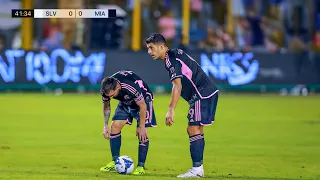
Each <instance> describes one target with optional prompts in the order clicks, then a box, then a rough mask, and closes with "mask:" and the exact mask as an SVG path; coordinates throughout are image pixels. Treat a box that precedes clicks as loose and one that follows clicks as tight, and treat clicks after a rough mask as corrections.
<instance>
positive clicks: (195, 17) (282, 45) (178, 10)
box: [0, 0, 320, 52]
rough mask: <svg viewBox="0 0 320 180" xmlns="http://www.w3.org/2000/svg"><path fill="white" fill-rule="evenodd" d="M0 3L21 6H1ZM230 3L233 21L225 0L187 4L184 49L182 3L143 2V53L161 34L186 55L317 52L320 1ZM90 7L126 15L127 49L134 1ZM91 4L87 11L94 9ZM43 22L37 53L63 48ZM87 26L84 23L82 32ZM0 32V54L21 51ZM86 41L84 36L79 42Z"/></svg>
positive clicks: (17, 38)
mask: <svg viewBox="0 0 320 180" xmlns="http://www.w3.org/2000/svg"><path fill="white" fill-rule="evenodd" d="M2 1H3V2H2ZM0 2H1V3H4V2H19V1H17V0H11V1H10V0H0ZM52 2H53V1H50V3H52ZM230 2H231V3H230V6H229V9H231V10H232V11H231V12H232V13H231V15H230V14H228V6H227V0H190V3H191V4H190V43H189V45H183V44H182V33H181V32H182V13H183V12H182V0H141V5H142V6H141V21H142V28H141V29H142V38H141V45H142V48H145V45H144V39H145V38H146V37H148V36H149V35H150V34H152V33H153V32H160V33H162V34H163V35H164V36H165V38H166V39H167V41H168V44H169V46H170V47H173V48H174V47H179V48H182V49H186V50H202V51H203V50H207V51H227V50H237V51H238V50H241V51H259V52H286V51H291V52H305V51H315V52H320V0H230ZM48 3H49V1H48ZM90 3H92V4H99V3H102V4H103V3H107V4H116V5H118V6H119V7H120V8H122V9H124V10H125V11H126V13H127V16H126V17H125V19H124V23H123V24H124V27H123V31H122V36H121V45H120V47H119V48H120V49H130V48H131V44H132V38H131V37H132V23H133V19H132V17H133V15H132V14H133V8H134V0H104V1H102V0H92V1H90ZM92 4H91V6H89V5H88V7H91V8H94V6H93V5H92ZM84 7H86V5H84ZM228 17H231V18H228ZM1 19H2V18H1V17H0V20H1ZM2 21H3V19H2ZM42 21H43V22H42V23H41V25H35V26H34V27H36V28H38V29H40V31H41V33H40V34H41V35H39V33H35V34H36V35H37V34H38V36H37V37H35V38H34V40H35V42H34V46H35V48H39V49H43V50H51V49H54V48H59V47H63V46H64V44H63V39H64V33H63V32H62V30H61V26H60V25H59V21H58V20H57V19H45V20H42ZM86 25H87V21H85V22H84V26H86ZM1 26H2V25H1V24H0V49H4V48H19V46H21V35H20V33H19V28H18V27H16V28H12V29H9V30H11V31H13V32H14V33H11V34H10V35H8V29H5V28H1ZM36 32H39V30H37V31H36ZM84 32H85V31H84ZM91 33H92V32H91ZM85 36H86V35H85V33H83V35H82V38H84V37H85ZM111 38H112V37H111ZM73 41H74V42H72V43H73V44H77V43H76V40H73ZM8 42H10V43H8ZM78 42H81V43H85V42H86V40H85V38H84V40H82V41H78ZM78 46H79V47H82V44H79V43H78Z"/></svg>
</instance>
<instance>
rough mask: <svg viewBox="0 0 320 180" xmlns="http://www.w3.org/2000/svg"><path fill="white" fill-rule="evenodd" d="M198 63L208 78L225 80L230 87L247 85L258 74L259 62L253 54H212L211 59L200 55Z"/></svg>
mask: <svg viewBox="0 0 320 180" xmlns="http://www.w3.org/2000/svg"><path fill="white" fill-rule="evenodd" d="M200 62H201V68H202V69H203V71H204V72H205V73H206V74H207V75H208V76H209V75H212V76H213V77H214V78H215V79H219V80H227V81H228V83H229V84H230V85H231V86H237V85H245V84H249V83H250V82H252V81H254V80H255V79H256V78H257V76H258V72H259V61H258V60H257V59H255V58H254V54H253V53H233V54H230V53H213V54H212V59H210V58H209V57H208V56H207V55H205V54H201V59H200Z"/></svg>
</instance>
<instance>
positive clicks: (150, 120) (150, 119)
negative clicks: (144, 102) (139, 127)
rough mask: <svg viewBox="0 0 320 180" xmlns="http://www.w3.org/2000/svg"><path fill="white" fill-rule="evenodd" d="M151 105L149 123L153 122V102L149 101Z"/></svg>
mask: <svg viewBox="0 0 320 180" xmlns="http://www.w3.org/2000/svg"><path fill="white" fill-rule="evenodd" d="M149 107H150V110H149V121H148V122H149V123H151V122H152V102H149Z"/></svg>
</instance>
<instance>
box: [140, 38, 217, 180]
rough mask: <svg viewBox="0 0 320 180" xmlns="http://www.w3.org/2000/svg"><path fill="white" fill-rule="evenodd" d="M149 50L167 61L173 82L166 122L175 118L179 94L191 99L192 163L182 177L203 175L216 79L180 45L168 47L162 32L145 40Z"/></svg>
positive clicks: (156, 57) (155, 57)
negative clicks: (206, 135)
mask: <svg viewBox="0 0 320 180" xmlns="http://www.w3.org/2000/svg"><path fill="white" fill-rule="evenodd" d="M146 44H147V48H148V54H149V55H150V56H151V57H152V58H153V59H160V60H162V61H164V62H165V68H166V69H167V70H168V72H169V76H170V79H171V82H172V84H173V87H172V92H171V102H170V105H169V109H168V113H167V115H166V125H167V126H171V125H172V124H173V122H174V119H173V116H174V110H175V108H176V105H177V103H178V100H179V98H180V95H181V96H182V97H183V98H184V99H185V100H186V101H187V102H188V103H189V105H190V108H189V111H188V115H187V118H188V120H189V124H188V128H187V131H188V134H189V139H190V153H191V159H192V162H193V167H192V168H191V169H190V170H189V171H188V172H186V173H185V174H180V175H178V177H179V178H192V177H204V170H203V152H204V145H205V141H204V130H203V126H208V125H211V124H212V122H213V121H214V117H215V112H216V107H217V102H218V91H219V90H218V89H217V87H216V85H215V84H214V82H212V80H211V79H210V78H209V77H208V76H207V75H206V74H205V73H204V72H203V70H202V69H201V67H200V66H199V64H198V63H197V62H196V61H195V60H194V59H193V58H192V57H190V56H189V55H188V54H186V53H184V52H183V51H182V50H180V49H169V48H168V47H167V46H166V40H165V38H164V37H163V36H162V35H161V34H153V35H152V36H150V37H149V38H148V39H147V40H146Z"/></svg>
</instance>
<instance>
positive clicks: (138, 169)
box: [133, 166, 146, 175]
mask: <svg viewBox="0 0 320 180" xmlns="http://www.w3.org/2000/svg"><path fill="white" fill-rule="evenodd" d="M145 173H146V172H145V171H144V167H141V166H138V167H137V169H136V170H134V171H133V174H134V175H143V174H145Z"/></svg>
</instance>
